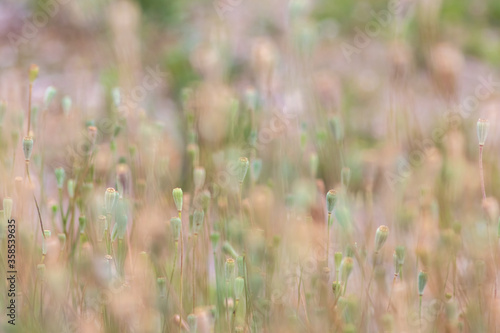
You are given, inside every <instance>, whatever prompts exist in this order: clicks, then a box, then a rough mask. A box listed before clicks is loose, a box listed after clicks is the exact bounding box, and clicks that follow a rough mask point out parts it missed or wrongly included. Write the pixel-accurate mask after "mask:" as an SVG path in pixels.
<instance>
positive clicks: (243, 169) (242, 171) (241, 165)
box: [237, 157, 250, 184]
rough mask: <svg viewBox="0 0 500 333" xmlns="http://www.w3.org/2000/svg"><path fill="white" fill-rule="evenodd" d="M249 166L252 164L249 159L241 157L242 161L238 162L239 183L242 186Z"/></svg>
mask: <svg viewBox="0 0 500 333" xmlns="http://www.w3.org/2000/svg"><path fill="white" fill-rule="evenodd" d="M249 164H250V163H249V162H248V158H246V157H240V160H239V162H238V173H237V176H238V181H239V182H240V184H242V183H243V181H244V180H245V176H246V174H247V171H248V166H249Z"/></svg>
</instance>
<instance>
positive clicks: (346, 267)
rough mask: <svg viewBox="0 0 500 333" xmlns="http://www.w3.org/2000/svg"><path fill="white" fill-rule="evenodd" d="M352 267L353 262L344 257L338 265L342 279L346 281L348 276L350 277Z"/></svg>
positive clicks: (349, 258)
mask: <svg viewBox="0 0 500 333" xmlns="http://www.w3.org/2000/svg"><path fill="white" fill-rule="evenodd" d="M353 266H354V260H353V259H352V258H351V257H345V258H344V259H343V260H342V264H341V265H340V271H341V272H342V279H343V280H344V281H347V279H348V278H349V275H351V272H352V268H353Z"/></svg>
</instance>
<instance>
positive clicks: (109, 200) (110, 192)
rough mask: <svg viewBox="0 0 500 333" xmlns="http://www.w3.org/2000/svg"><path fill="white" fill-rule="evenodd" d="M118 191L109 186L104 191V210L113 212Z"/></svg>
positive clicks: (108, 212)
mask: <svg viewBox="0 0 500 333" xmlns="http://www.w3.org/2000/svg"><path fill="white" fill-rule="evenodd" d="M117 194H118V193H117V192H116V190H115V189H114V188H112V187H108V188H107V189H106V192H104V210H105V211H106V213H107V214H111V212H112V211H113V208H114V207H115V203H116V197H117Z"/></svg>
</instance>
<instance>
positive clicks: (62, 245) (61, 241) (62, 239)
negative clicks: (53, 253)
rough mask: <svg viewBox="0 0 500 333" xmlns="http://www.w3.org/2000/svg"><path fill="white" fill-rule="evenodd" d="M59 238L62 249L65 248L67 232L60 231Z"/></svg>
mask: <svg viewBox="0 0 500 333" xmlns="http://www.w3.org/2000/svg"><path fill="white" fill-rule="evenodd" d="M57 238H58V239H59V244H61V251H62V250H63V249H64V246H65V245H66V234H63V233H60V234H57Z"/></svg>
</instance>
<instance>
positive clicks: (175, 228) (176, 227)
mask: <svg viewBox="0 0 500 333" xmlns="http://www.w3.org/2000/svg"><path fill="white" fill-rule="evenodd" d="M181 226H182V222H181V219H180V218H178V217H172V218H171V219H170V228H171V229H172V235H173V236H174V241H176V242H178V241H179V238H180V236H181Z"/></svg>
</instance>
